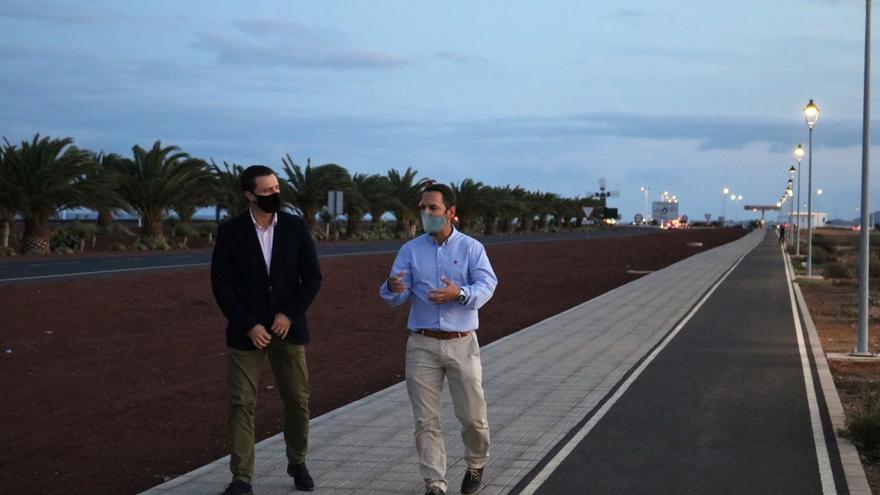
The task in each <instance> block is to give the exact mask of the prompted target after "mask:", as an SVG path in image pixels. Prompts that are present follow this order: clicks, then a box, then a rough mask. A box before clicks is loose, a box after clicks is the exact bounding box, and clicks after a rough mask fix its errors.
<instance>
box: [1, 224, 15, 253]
mask: <svg viewBox="0 0 880 495" xmlns="http://www.w3.org/2000/svg"><path fill="white" fill-rule="evenodd" d="M11 231H12V226H11V225H10V222H9V220H8V219H6V218H4V219H2V220H0V248H3V249H6V248H8V247H9V233H10V232H11Z"/></svg>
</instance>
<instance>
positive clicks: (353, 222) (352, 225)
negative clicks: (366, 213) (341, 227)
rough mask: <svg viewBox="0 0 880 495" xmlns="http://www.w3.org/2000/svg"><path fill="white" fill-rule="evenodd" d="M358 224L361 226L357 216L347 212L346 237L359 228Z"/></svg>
mask: <svg viewBox="0 0 880 495" xmlns="http://www.w3.org/2000/svg"><path fill="white" fill-rule="evenodd" d="M360 226H361V221H360V219H359V218H358V215H355V214H349V215H348V228H347V229H346V230H347V232H346V233H347V234H348V237H349V238H350V237H351V236H353V235H354V234H356V233H357V232H358V231H359V230H360Z"/></svg>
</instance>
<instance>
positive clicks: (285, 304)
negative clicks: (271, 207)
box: [211, 211, 323, 350]
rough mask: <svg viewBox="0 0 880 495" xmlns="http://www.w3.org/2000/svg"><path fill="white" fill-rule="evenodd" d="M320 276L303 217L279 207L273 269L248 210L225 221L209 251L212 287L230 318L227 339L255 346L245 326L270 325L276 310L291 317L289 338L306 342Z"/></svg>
mask: <svg viewBox="0 0 880 495" xmlns="http://www.w3.org/2000/svg"><path fill="white" fill-rule="evenodd" d="M322 278H323V277H322V275H321V267H320V266H319V265H318V256H317V253H316V252H315V243H314V242H313V241H312V236H311V235H310V234H309V229H308V227H307V226H306V223H305V222H304V221H303V219H302V218H300V217H297V216H294V215H291V214H289V213H284V212H278V223H277V224H276V225H275V232H274V237H273V241H272V263H271V272H270V273H266V262H265V261H264V260H263V251H262V249H260V241H259V239H257V232H256V228H255V227H254V222H253V219H252V218H251V215H250V212H249V211H246V212H244V213H243V214H241V215H239V216H237V217H235V218H233V219H231V220H229V221H227V222H225V223H223V224H221V225H220V227H219V228H218V229H217V241H216V243H215V245H214V254H213V255H212V257H211V288H212V289H213V291H214V298H215V299H217V304H218V305H219V306H220V310H221V311H222V312H223V315H224V316H226V319H227V320H228V321H229V324H228V325H227V326H226V345H228V346H229V347H232V348H235V349H242V350H254V349H256V347H254V345H253V343H252V342H251V339H250V337H248V336H247V332H248V331H249V330H250V329H251V328H253V327H254V326H255V325H256V324H258V323H261V324H262V325H263V326H265V327H266V330H269V329H270V327H271V326H272V322H273V321H274V320H275V315H276V314H277V313H284V314H285V315H286V316H287V317H288V318H290V321H291V322H292V325H291V327H290V331H289V332H288V334H287V337H286V339H287V340H289V341H291V342H293V343H295V344H306V343H308V342H309V328H308V325H307V324H306V309H308V307H309V305H310V304H311V303H312V301H313V300H314V299H315V296H316V295H317V294H318V289H320V287H321V279H322Z"/></svg>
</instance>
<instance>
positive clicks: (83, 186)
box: [0, 134, 98, 254]
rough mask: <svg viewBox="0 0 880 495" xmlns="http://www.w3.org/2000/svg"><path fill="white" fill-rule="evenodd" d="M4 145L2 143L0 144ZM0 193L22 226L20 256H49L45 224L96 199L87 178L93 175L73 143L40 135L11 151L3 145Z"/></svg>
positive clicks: (89, 163) (84, 154) (83, 153)
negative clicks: (34, 254)
mask: <svg viewBox="0 0 880 495" xmlns="http://www.w3.org/2000/svg"><path fill="white" fill-rule="evenodd" d="M4 141H5V140H4ZM5 143H6V145H5V147H4V148H3V169H4V172H3V174H0V181H2V184H0V191H6V192H5V193H4V195H7V198H6V200H4V202H6V203H7V204H9V205H10V206H11V209H12V210H13V211H15V212H18V213H19V214H20V215H21V217H22V219H23V220H24V236H23V238H22V240H21V246H20V251H21V252H22V253H38V254H45V253H48V252H49V235H50V233H51V232H50V228H49V218H50V217H52V216H53V215H55V214H57V213H58V211H60V210H63V209H66V208H75V207H78V206H83V205H85V204H86V203H87V202H88V198H89V197H90V196H92V195H94V194H97V193H98V191H97V188H95V187H94V184H93V183H92V182H90V181H87V180H86V177H88V175H89V174H90V173H92V172H93V171H94V163H93V162H92V160H91V157H90V156H89V153H88V152H87V151H84V150H80V149H77V148H76V147H74V146H73V139H71V138H64V139H52V138H50V137H49V136H46V137H44V138H42V139H40V135H39V134H37V135H36V136H34V139H33V141H31V142H27V141H22V143H21V146H20V147H19V148H16V147H15V146H13V145H11V144H10V143H9V141H5Z"/></svg>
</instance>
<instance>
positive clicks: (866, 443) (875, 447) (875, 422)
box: [842, 396, 880, 462]
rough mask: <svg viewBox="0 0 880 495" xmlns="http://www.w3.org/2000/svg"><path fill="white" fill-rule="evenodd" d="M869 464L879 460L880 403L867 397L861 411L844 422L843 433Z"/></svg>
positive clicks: (874, 398) (875, 398)
mask: <svg viewBox="0 0 880 495" xmlns="http://www.w3.org/2000/svg"><path fill="white" fill-rule="evenodd" d="M842 433H843V434H844V435H846V437H847V438H849V439H850V440H852V443H854V444H855V445H856V447H858V449H859V454H861V455H862V456H863V457H864V458H865V459H866V460H868V461H869V462H875V461H877V460H880V401H878V400H877V397H874V396H872V397H869V398H868V399H867V400H866V401H865V402H864V403H863V404H862V409H861V410H859V411H857V412H856V413H855V414H853V415H852V417H850V418H848V419H847V420H846V427H845V428H844V430H843V432H842Z"/></svg>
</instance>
